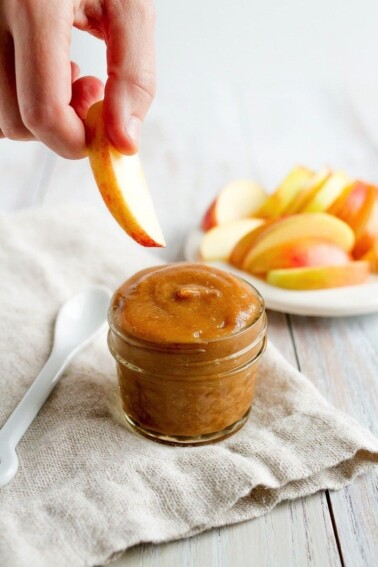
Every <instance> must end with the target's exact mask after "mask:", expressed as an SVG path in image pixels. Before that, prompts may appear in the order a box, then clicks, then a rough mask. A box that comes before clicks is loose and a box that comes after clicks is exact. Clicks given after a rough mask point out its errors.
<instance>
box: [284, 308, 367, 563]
mask: <svg viewBox="0 0 378 567" xmlns="http://www.w3.org/2000/svg"><path fill="white" fill-rule="evenodd" d="M292 325H293V335H294V340H295V344H296V347H297V351H298V357H299V362H300V365H301V368H302V371H303V372H304V373H305V374H307V376H308V377H309V378H310V379H311V380H312V381H313V382H314V384H315V385H316V386H317V387H318V388H319V390H320V391H321V392H322V393H323V394H324V396H325V397H326V398H327V399H328V400H329V401H330V402H331V403H333V404H334V405H335V406H336V407H337V408H339V409H341V410H343V411H345V412H346V413H348V414H349V415H351V416H352V417H354V418H355V419H357V420H358V421H359V422H360V423H361V424H362V425H364V426H366V427H367V428H368V429H370V430H371V431H372V432H373V433H375V434H377V433H378V422H377V408H378V383H377V376H378V352H377V351H378V315H369V316H366V317H353V318H348V319H322V318H313V319H312V318H305V317H292ZM377 481H378V473H377V472H376V473H372V474H369V475H367V476H363V477H360V478H358V479H357V480H356V481H355V482H354V483H353V484H352V485H351V486H349V487H347V488H346V489H344V490H341V491H338V492H331V493H330V501H331V505H332V510H333V514H334V520H335V524H336V527H337V532H338V537H339V541H340V548H341V552H342V555H343V558H344V562H345V565H350V566H353V567H359V566H365V565H369V566H370V565H374V564H376V560H377V553H378V506H377V488H376V486H377Z"/></svg>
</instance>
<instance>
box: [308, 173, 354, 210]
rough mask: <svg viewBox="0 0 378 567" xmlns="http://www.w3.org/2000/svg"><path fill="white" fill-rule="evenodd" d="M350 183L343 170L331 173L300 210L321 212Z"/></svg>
mask: <svg viewBox="0 0 378 567" xmlns="http://www.w3.org/2000/svg"><path fill="white" fill-rule="evenodd" d="M350 183H351V181H350V179H349V177H348V176H347V175H346V174H345V173H344V172H343V171H336V172H335V173H332V175H331V176H330V177H329V178H328V179H327V180H326V181H325V183H323V184H322V185H321V186H320V187H319V189H318V190H317V191H316V192H315V194H314V195H313V196H312V198H311V199H310V200H309V201H308V202H307V204H306V205H305V206H304V207H303V209H302V212H304V213H321V212H323V211H326V210H327V209H328V208H329V207H330V206H331V205H332V203H333V202H334V201H335V200H336V199H337V198H338V197H339V195H340V194H341V192H342V191H344V189H345V188H346V187H347V186H348V185H350Z"/></svg>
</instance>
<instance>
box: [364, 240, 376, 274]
mask: <svg viewBox="0 0 378 567" xmlns="http://www.w3.org/2000/svg"><path fill="white" fill-rule="evenodd" d="M361 260H364V261H365V262H369V266H370V271H371V272H373V273H374V274H378V240H376V241H375V242H374V244H373V246H372V247H371V248H370V250H369V251H368V252H366V254H364V255H363V256H362V258H361Z"/></svg>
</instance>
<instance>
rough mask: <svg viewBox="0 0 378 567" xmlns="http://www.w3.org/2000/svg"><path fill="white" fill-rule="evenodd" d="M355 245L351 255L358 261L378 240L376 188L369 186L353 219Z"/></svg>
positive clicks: (377, 195) (377, 196) (377, 189)
mask: <svg viewBox="0 0 378 567" xmlns="http://www.w3.org/2000/svg"><path fill="white" fill-rule="evenodd" d="M353 229H354V233H355V235H356V245H355V247H354V249H353V255H354V257H355V258H357V259H359V258H361V256H363V255H364V254H366V252H367V251H368V250H369V249H370V248H372V246H373V245H374V243H375V241H376V240H377V239H378V188H377V187H375V186H374V185H370V186H369V191H368V194H367V196H366V199H365V202H364V204H363V206H362V207H361V209H360V211H359V212H358V214H357V215H356V217H355V219H354V225H353Z"/></svg>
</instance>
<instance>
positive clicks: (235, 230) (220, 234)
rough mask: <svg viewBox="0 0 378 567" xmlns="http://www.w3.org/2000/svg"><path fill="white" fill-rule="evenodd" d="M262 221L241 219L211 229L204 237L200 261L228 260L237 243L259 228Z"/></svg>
mask: <svg viewBox="0 0 378 567" xmlns="http://www.w3.org/2000/svg"><path fill="white" fill-rule="evenodd" d="M262 224H264V221H263V220H262V219H254V218H250V219H240V220H237V221H235V222H230V223H227V224H224V225H220V226H215V227H214V228H211V229H210V230H208V231H207V232H205V234H204V235H203V237H202V241H201V244H200V259H201V260H204V261H211V260H227V259H228V258H229V256H230V254H231V252H232V250H233V248H234V246H235V244H236V243H237V242H239V241H240V240H241V239H242V238H243V236H244V235H245V234H247V233H250V232H251V231H252V230H254V229H255V228H257V227H258V226H260V225H262Z"/></svg>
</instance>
